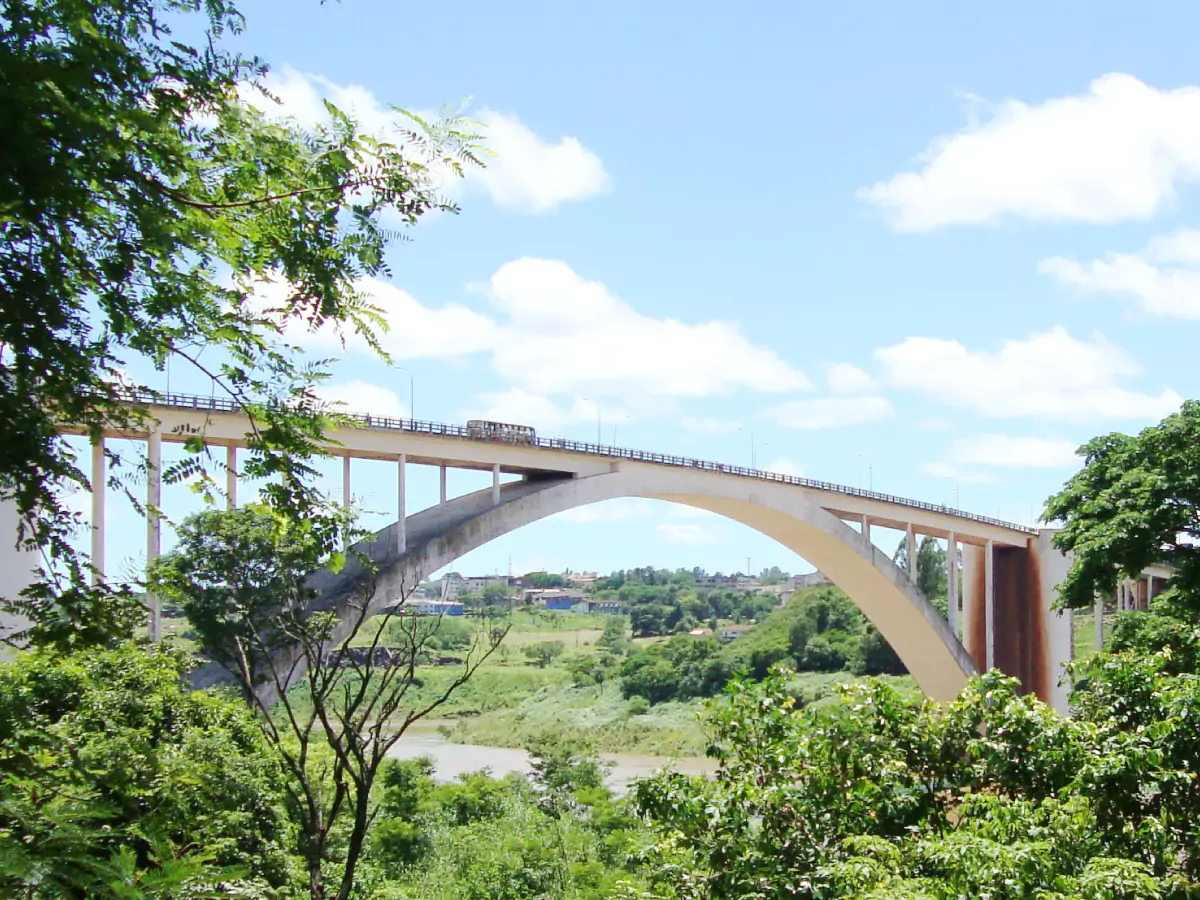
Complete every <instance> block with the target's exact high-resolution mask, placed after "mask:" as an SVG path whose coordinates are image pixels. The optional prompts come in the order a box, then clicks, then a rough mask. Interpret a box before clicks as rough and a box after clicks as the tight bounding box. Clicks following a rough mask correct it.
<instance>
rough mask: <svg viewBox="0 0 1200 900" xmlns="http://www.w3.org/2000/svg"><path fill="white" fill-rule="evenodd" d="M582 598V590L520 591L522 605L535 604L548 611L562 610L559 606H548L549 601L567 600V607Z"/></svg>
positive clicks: (548, 589)
mask: <svg viewBox="0 0 1200 900" xmlns="http://www.w3.org/2000/svg"><path fill="white" fill-rule="evenodd" d="M583 597H584V594H583V589H582V588H526V589H525V590H523V591H521V601H522V602H523V603H536V604H537V605H538V606H545V607H547V608H549V609H562V607H561V606H550V601H552V600H553V601H559V600H564V599H565V600H567V601H568V603H567V606H568V607H570V606H571V604H573V603H578V602H579V601H580V600H582V599H583Z"/></svg>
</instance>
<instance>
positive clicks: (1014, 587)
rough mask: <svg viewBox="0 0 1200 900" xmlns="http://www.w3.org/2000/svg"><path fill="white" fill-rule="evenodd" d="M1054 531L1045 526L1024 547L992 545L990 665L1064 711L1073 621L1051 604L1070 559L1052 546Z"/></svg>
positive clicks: (1066, 706) (1060, 710) (1066, 707)
mask: <svg viewBox="0 0 1200 900" xmlns="http://www.w3.org/2000/svg"><path fill="white" fill-rule="evenodd" d="M1053 534H1054V530H1053V529H1049V528H1043V529H1041V530H1040V531H1039V532H1038V534H1037V536H1036V537H1031V538H1030V539H1029V543H1028V545H1027V546H1025V547H993V548H992V552H991V554H990V555H991V556H992V566H991V570H992V594H993V602H992V613H993V618H992V621H993V622H994V625H993V627H992V628H991V629H989V631H990V635H989V636H990V638H991V643H992V653H991V661H992V666H993V667H994V668H997V669H999V670H1000V671H1002V672H1004V673H1005V674H1006V675H1012V676H1014V677H1016V678H1018V679H1020V681H1021V687H1022V690H1023V691H1025V692H1026V693H1031V694H1035V695H1037V697H1038V698H1039V699H1040V700H1043V701H1044V702H1046V703H1048V704H1050V705H1051V706H1052V707H1054V709H1056V710H1058V711H1059V712H1062V713H1066V712H1067V711H1068V704H1067V693H1068V689H1067V687H1066V686H1065V685H1063V684H1060V681H1061V679H1062V676H1063V673H1064V668H1063V667H1064V665H1065V664H1066V663H1067V662H1068V661H1069V660H1070V659H1071V657H1072V638H1073V635H1072V629H1073V622H1072V618H1071V615H1070V613H1069V612H1065V613H1063V612H1057V611H1055V610H1054V609H1053V605H1054V601H1055V598H1056V596H1057V594H1056V591H1055V588H1056V586H1057V585H1058V584H1059V583H1060V582H1061V581H1062V580H1063V579H1064V578H1065V577H1066V574H1067V570H1068V569H1069V568H1070V561H1069V560H1068V559H1067V557H1066V556H1064V555H1063V554H1062V553H1060V552H1059V551H1058V550H1056V549H1055V548H1054V547H1053V546H1052V544H1051V538H1052V537H1053ZM985 553H986V551H985Z"/></svg>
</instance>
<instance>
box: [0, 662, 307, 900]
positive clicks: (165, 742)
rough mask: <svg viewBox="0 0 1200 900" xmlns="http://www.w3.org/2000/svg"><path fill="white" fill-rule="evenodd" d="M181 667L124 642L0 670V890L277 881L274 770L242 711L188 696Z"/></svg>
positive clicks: (111, 891) (278, 808)
mask: <svg viewBox="0 0 1200 900" xmlns="http://www.w3.org/2000/svg"><path fill="white" fill-rule="evenodd" d="M186 669H187V660H185V659H184V657H183V656H182V655H181V654H178V653H174V652H170V651H161V652H148V651H146V650H145V649H144V648H141V647H136V646H132V645H124V646H122V647H119V648H117V649H114V650H94V649H91V650H82V651H76V652H72V653H59V652H53V651H30V652H27V653H24V654H22V655H20V656H19V657H18V658H17V659H15V660H14V661H12V662H9V663H5V664H3V665H0V894H2V895H3V896H5V897H13V898H29V900H34V898H38V900H40V898H45V897H59V896H62V897H82V896H86V897H106V898H107V897H111V898H118V897H121V898H126V897H131V896H139V897H141V896H146V897H151V896H168V895H169V896H178V895H180V894H176V893H174V891H176V890H178V891H181V892H182V891H184V889H185V888H186V889H187V890H191V891H193V892H194V894H187V896H193V895H194V896H208V895H209V894H208V893H207V892H206V890H205V885H206V884H207V886H208V888H207V889H208V890H209V891H215V889H216V886H217V884H218V883H220V882H226V881H230V880H237V879H239V878H240V879H241V880H242V881H243V883H242V888H244V889H246V890H247V891H250V890H253V889H255V887H256V886H257V888H258V889H260V890H261V889H270V888H272V887H275V888H280V887H284V886H286V885H287V884H288V883H289V882H290V881H291V878H292V873H293V862H292V859H291V856H290V848H291V846H292V842H293V839H294V831H293V829H292V827H291V825H290V823H289V821H288V817H287V815H286V812H285V801H286V794H285V791H284V784H283V778H282V773H281V771H280V768H279V766H278V762H277V760H276V758H275V756H274V754H273V753H272V751H271V748H270V747H269V745H268V744H267V742H266V741H264V740H263V738H262V735H261V734H260V733H259V729H258V728H257V726H256V725H255V723H254V721H253V719H252V717H251V716H250V715H249V714H248V713H247V711H246V709H245V707H244V706H243V705H242V704H241V703H238V702H233V701H230V700H227V699H223V698H221V697H218V696H215V695H212V694H207V693H200V692H193V691H191V690H190V689H188V688H187V687H185V686H184V682H183V675H184V673H185V671H186ZM239 871H240V872H241V873H242V874H241V875H240V876H239V875H238V874H237V873H238V872H239ZM120 885H127V886H128V890H129V892H126V893H122V892H121V890H120V887H119V886H120ZM135 885H136V890H137V891H138V892H137V893H133V891H134V890H135V887H134V886H135ZM232 889H233V888H232V886H231V887H230V890H232Z"/></svg>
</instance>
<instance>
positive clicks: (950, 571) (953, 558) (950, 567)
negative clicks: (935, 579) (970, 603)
mask: <svg viewBox="0 0 1200 900" xmlns="http://www.w3.org/2000/svg"><path fill="white" fill-rule="evenodd" d="M946 624H948V625H949V626H950V630H951V631H952V632H954V636H955V637H958V538H956V537H955V536H954V532H953V531H952V532H950V534H949V535H948V536H947V537H946Z"/></svg>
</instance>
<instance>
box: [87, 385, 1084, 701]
mask: <svg viewBox="0 0 1200 900" xmlns="http://www.w3.org/2000/svg"><path fill="white" fill-rule="evenodd" d="M135 399H136V401H137V405H139V406H143V407H145V408H147V409H148V411H149V413H150V416H151V419H152V422H153V423H154V424H153V425H152V428H151V430H150V431H149V432H146V431H143V432H140V433H123V432H113V433H112V434H110V435H109V437H119V438H134V439H143V440H146V441H147V445H148V446H147V454H148V456H147V458H148V460H149V461H150V463H151V473H152V477H151V478H150V479H149V484H148V487H147V491H148V494H147V499H148V501H149V505H150V506H152V507H158V506H159V505H160V504H159V500H160V498H161V488H160V485H159V484H158V478H157V477H154V476H155V475H156V474H157V469H158V466H159V465H160V454H161V442H162V441H164V440H165V441H183V440H184V439H186V438H194V437H195V436H196V435H203V436H204V437H205V439H206V440H207V441H208V443H209V445H210V446H215V447H219V446H225V447H226V448H227V454H228V461H229V463H230V466H229V468H230V477H229V482H228V486H227V492H228V495H229V502H230V504H231V505H234V504H236V502H237V479H236V475H234V474H233V473H234V472H236V460H237V452H238V448H239V447H242V446H244V445H245V436H246V434H247V432H248V431H249V430H250V426H249V422H248V420H247V419H246V417H245V416H244V414H243V413H242V412H241V411H240V410H238V409H237V408H235V407H234V406H233V405H232V404H230V403H228V402H226V401H222V400H219V399H216V400H214V399H210V398H202V397H194V396H189V395H166V396H162V395H160V396H157V397H149V396H147V397H139V398H135ZM328 437H329V440H330V444H329V449H330V451H331V452H332V453H333V454H334V455H336V456H340V457H342V458H343V469H342V473H343V489H344V492H345V493H344V496H347V497H348V496H351V492H350V488H351V460H353V459H372V460H388V461H392V462H394V463H395V464H396V465H397V467H398V475H399V478H398V485H399V489H398V496H397V520H396V522H395V523H394V524H392V525H391V526H389V527H388V528H385V529H383V530H382V531H380V532H379V533H377V534H376V535H375V536H374V538H373V539H372V540H370V541H368V542H364V544H363V545H362V546H360V548H359V549H360V550H362V551H363V553H364V554H365V555H367V556H369V557H370V558H371V560H372V561H373V562H374V564H375V565H376V567H377V571H376V573H375V579H376V587H375V592H374V595H373V598H372V600H371V601H370V604H371V608H372V609H377V610H381V609H383V608H384V607H385V606H387V605H388V604H390V603H392V602H393V601H394V600H395V599H396V598H397V597H400V596H402V595H404V594H406V593H407V592H408V591H410V590H411V589H412V588H413V587H414V586H415V585H417V584H418V583H419V582H420V581H421V580H422V579H424V578H425V577H426V576H428V575H431V574H432V573H433V572H435V571H437V570H439V569H441V568H443V567H444V566H446V565H448V564H450V563H451V562H453V561H454V560H455V559H457V558H458V557H460V556H462V555H464V554H466V553H468V552H470V551H471V550H474V549H476V548H477V547H481V546H483V545H484V544H486V543H487V542H489V541H491V540H494V539H495V538H498V537H500V536H502V535H504V534H507V533H509V532H511V531H514V530H515V529H517V528H520V527H522V526H524V525H527V524H530V523H532V522H535V521H538V520H540V519H543V518H545V517H547V516H551V515H554V514H555V513H559V512H563V511H565V510H569V509H574V508H576V507H579V506H584V505H587V504H591V503H598V502H602V501H605V500H612V499H616V498H622V497H640V498H649V499H656V500H665V501H668V502H672V503H680V504H684V505H687V506H692V507H696V508H699V509H705V510H709V511H710V512H713V513H716V514H718V515H721V516H725V517H727V518H729V519H732V520H734V521H737V522H741V523H742V524H744V525H747V526H749V527H751V528H753V529H755V530H757V531H759V532H761V533H762V534H765V535H768V536H769V537H772V538H774V539H775V540H777V541H778V542H779V543H780V544H782V545H784V546H785V547H787V548H789V549H790V550H792V551H794V552H796V553H797V554H799V555H801V556H803V557H804V558H805V559H806V560H808V561H809V562H810V563H812V564H813V565H814V566H816V567H817V568H818V569H820V570H821V571H822V572H823V573H825V574H826V575H827V576H828V577H829V578H830V579H831V580H832V581H833V582H834V584H836V585H837V586H838V587H840V588H841V589H842V590H843V591H845V593H846V594H847V595H848V596H849V597H850V598H851V600H853V601H854V603H855V604H857V606H858V607H859V608H860V609H861V610H862V611H863V613H864V614H865V615H866V616H867V617H868V618H869V619H870V620H871V621H872V622H873V623H874V624H875V625H876V627H878V628H879V630H880V632H881V633H882V634H883V636H884V637H885V638H887V640H888V641H889V642H890V643H891V645H892V646H893V647H894V648H895V649H896V652H897V653H898V654H899V656H900V658H901V659H902V660H903V661H904V663H905V665H906V666H907V667H908V669H909V671H910V672H911V673H912V675H913V677H914V679H915V680H916V682H917V684H918V685H919V686H920V687H921V689H922V690H923V691H925V693H926V694H927V695H928V696H930V697H932V698H934V699H936V700H948V699H950V698H952V697H954V696H955V695H956V694H957V693H958V691H959V690H960V689H961V687H962V686H963V684H964V682H965V681H966V679H967V678H968V677H970V676H971V675H972V674H974V673H976V672H977V671H979V670H980V669H984V668H988V667H992V666H995V667H997V668H1000V669H1001V670H1003V671H1005V672H1007V673H1009V674H1012V675H1014V676H1016V677H1018V678H1020V679H1021V682H1022V684H1023V685H1024V686H1025V687H1026V689H1027V690H1029V691H1031V692H1033V693H1036V694H1037V695H1038V696H1039V697H1041V698H1043V699H1044V700H1046V701H1048V702H1050V703H1051V704H1053V705H1054V706H1055V707H1056V708H1058V709H1060V710H1065V709H1066V691H1065V688H1064V687H1063V686H1062V685H1060V684H1059V680H1060V674H1061V670H1062V665H1063V663H1065V662H1066V661H1067V660H1068V659H1069V658H1070V654H1071V629H1072V623H1071V616H1070V614H1069V613H1065V614H1060V613H1057V612H1054V611H1053V610H1052V609H1051V606H1052V601H1053V600H1054V596H1055V594H1054V586H1055V585H1056V584H1057V583H1058V582H1059V581H1061V580H1062V577H1063V575H1064V574H1065V572H1066V570H1067V567H1068V565H1069V560H1067V559H1066V558H1064V557H1063V555H1062V554H1060V553H1058V552H1057V551H1056V550H1053V549H1052V548H1051V546H1050V537H1051V534H1052V532H1051V530H1049V529H1040V530H1039V529H1035V528H1030V527H1027V526H1022V525H1016V524H1012V523H1008V522H1003V521H1000V520H998V519H992V518H989V517H987V516H981V515H975V514H972V513H968V512H964V511H961V510H955V509H949V508H946V507H945V506H935V505H933V504H929V503H923V502H920V501H915V500H908V499H904V498H900V497H894V496H891V495H887V494H881V493H877V492H873V491H864V490H861V489H857V488H851V487H846V486H842V485H836V484H830V483H827V482H821V481H815V480H812V479H806V478H799V477H794V476H787V475H780V474H777V473H773V472H764V471H758V470H752V469H746V468H743V467H740V466H731V465H724V464H720V463H713V462H705V461H701V460H694V459H686V458H682V457H675V456H667V455H662V454H656V453H650V452H646V451H639V450H629V449H622V448H617V447H606V446H600V445H595V444H586V443H579V442H575V441H568V440H564V439H560V438H536V439H533V440H532V441H531V442H529V443H523V444H522V443H506V442H502V441H495V440H481V439H478V437H477V436H475V435H473V433H472V432H470V431H468V429H466V428H464V427H462V426H457V425H447V424H441V423H434V422H419V421H410V420H394V419H384V418H380V417H376V416H366V415H363V416H355V417H354V418H353V423H352V425H351V426H349V427H345V428H341V429H339V430H337V431H335V432H333V433H331V434H330V435H329V436H328ZM409 465H425V466H435V467H438V468H439V470H440V485H441V490H440V498H439V499H440V502H439V503H438V504H437V505H435V506H431V507H429V508H427V509H424V510H421V511H420V512H416V513H414V514H411V515H408V514H407V513H406V509H405V472H406V469H407V467H408V466H409ZM103 467H104V455H103V442H101V443H100V444H98V445H95V446H94V447H93V483H100V484H102V483H104V470H103ZM450 468H463V469H474V470H482V471H488V472H491V473H492V484H491V487H490V488H485V489H484V490H480V491H475V492H473V493H470V494H466V495H463V496H459V497H449V496H448V495H447V490H446V472H447V470H448V469H450ZM502 475H510V476H511V475H516V476H519V480H510V481H503V480H502ZM92 513H93V515H92V519H93V531H92V550H93V558H95V559H100V560H102V559H103V558H104V493H103V492H98V493H97V494H95V495H94V496H93V511H92ZM873 527H885V528H892V529H897V530H899V531H902V532H904V533H905V534H906V535H907V541H908V550H909V552H908V558H909V559H910V560H915V559H916V556H917V554H916V541H917V538H918V537H919V536H922V535H931V536H933V537H935V538H938V539H941V540H944V541H946V542H947V546H948V548H952V549H959V550H960V551H961V556H962V566H963V571H962V590H961V592H959V591H958V590H957V589H956V588H957V586H958V583H959V578H958V574H959V573H958V571H957V563H958V557H959V555H960V554H959V553H956V552H949V553H947V566H948V569H949V571H948V583H949V585H950V587H951V596H950V598H949V612H948V615H947V616H946V617H942V616H941V615H940V614H939V613H938V612H937V610H936V609H935V608H934V607H933V605H932V604H931V603H930V602H929V600H928V599H927V598H926V597H924V596H923V595H922V593H921V591H920V590H919V589H918V587H917V585H916V583H915V581H914V579H913V577H911V575H910V573H909V572H908V571H906V570H905V569H903V568H901V567H898V566H897V565H895V564H894V563H893V562H892V560H891V559H890V557H889V555H888V554H887V553H885V552H883V551H882V550H880V549H878V548H877V547H876V546H875V545H874V544H873V543H872V542H871V529H872V528H873ZM160 540H161V536H160V533H159V525H158V523H157V521H155V520H153V519H151V520H150V521H149V522H148V529H147V558H148V559H154V558H155V557H157V555H158V552H159V544H160ZM365 577H366V573H365V572H364V571H363V570H362V568H361V567H360V566H358V565H357V564H353V563H352V564H350V565H347V566H346V568H345V569H343V570H342V571H341V572H339V573H337V574H333V573H330V572H321V573H316V574H315V575H314V576H313V584H314V586H315V587H317V588H318V589H319V591H320V601H319V605H320V606H321V607H322V608H325V609H333V610H344V609H345V606H346V601H347V599H348V598H349V597H350V596H351V595H352V594H353V593H354V592H355V590H356V588H358V587H359V586H361V584H362V580H363V579H364V578H365ZM156 618H157V616H156ZM155 627H156V626H155Z"/></svg>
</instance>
